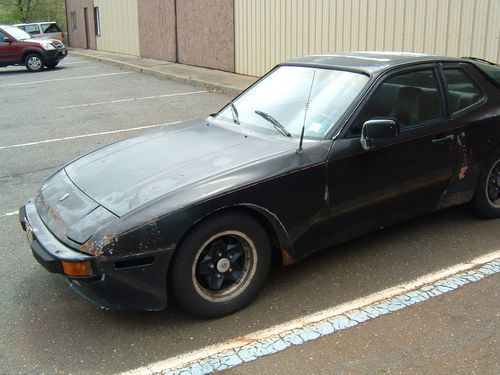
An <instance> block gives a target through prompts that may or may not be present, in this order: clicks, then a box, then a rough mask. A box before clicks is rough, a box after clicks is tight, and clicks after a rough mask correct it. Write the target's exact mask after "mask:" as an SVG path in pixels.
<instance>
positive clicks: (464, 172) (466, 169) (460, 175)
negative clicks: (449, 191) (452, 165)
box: [458, 165, 469, 180]
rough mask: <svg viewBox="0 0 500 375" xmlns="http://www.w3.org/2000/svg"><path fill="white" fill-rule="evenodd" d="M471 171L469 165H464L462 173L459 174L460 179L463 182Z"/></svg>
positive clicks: (461, 169)
mask: <svg viewBox="0 0 500 375" xmlns="http://www.w3.org/2000/svg"><path fill="white" fill-rule="evenodd" d="M468 169H469V166H468V165H464V166H463V167H462V168H460V171H459V172H458V179H459V180H463V179H464V178H465V175H466V173H467V171H468Z"/></svg>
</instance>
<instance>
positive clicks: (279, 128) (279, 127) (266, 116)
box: [255, 111, 292, 137]
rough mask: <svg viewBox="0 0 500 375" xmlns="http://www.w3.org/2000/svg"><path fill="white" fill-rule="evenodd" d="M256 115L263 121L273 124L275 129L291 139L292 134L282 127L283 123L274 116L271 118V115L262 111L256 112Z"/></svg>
mask: <svg viewBox="0 0 500 375" xmlns="http://www.w3.org/2000/svg"><path fill="white" fill-rule="evenodd" d="M255 113H256V114H258V115H259V116H260V117H262V118H263V119H265V120H267V121H269V122H270V123H271V124H273V126H274V128H275V129H276V130H277V131H279V132H280V133H281V134H283V135H284V136H285V137H291V136H292V134H290V132H289V131H288V130H286V128H285V127H284V126H283V125H281V123H280V122H279V121H278V120H276V119H275V118H274V117H273V116H271V115H270V114H269V113H266V112H262V111H255Z"/></svg>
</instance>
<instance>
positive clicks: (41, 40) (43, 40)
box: [20, 38, 61, 45]
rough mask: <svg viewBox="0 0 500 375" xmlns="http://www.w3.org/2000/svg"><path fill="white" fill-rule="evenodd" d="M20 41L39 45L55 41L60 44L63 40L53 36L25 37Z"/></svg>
mask: <svg viewBox="0 0 500 375" xmlns="http://www.w3.org/2000/svg"><path fill="white" fill-rule="evenodd" d="M20 42H22V43H28V44H29V43H32V44H37V45H43V44H46V43H51V44H52V43H55V44H58V43H61V41H59V40H57V39H53V38H31V39H23V40H20Z"/></svg>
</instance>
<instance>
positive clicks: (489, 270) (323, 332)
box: [122, 251, 500, 375]
mask: <svg viewBox="0 0 500 375" xmlns="http://www.w3.org/2000/svg"><path fill="white" fill-rule="evenodd" d="M479 267H481V268H479ZM499 272H500V251H495V252H492V253H489V254H486V255H484V256H481V257H478V258H476V259H473V260H472V261H470V262H467V263H460V264H457V265H455V266H452V267H449V268H446V269H443V270H440V271H437V272H434V273H431V274H428V275H425V276H422V277H420V278H418V279H415V280H413V281H410V282H408V283H404V284H400V285H398V286H395V287H392V288H389V289H385V290H382V291H380V292H377V293H373V294H371V295H368V296H365V297H362V298H359V299H357V300H354V301H350V302H347V303H344V304H342V305H339V306H335V307H332V308H329V309H326V310H323V311H320V312H318V313H314V314H311V315H306V316H302V317H300V318H297V319H294V320H291V321H289V322H286V323H283V324H278V325H276V326H273V327H271V328H269V329H264V330H261V331H257V332H254V333H250V334H248V335H246V336H244V337H240V338H237V339H234V340H229V341H226V342H222V343H220V344H216V345H212V346H208V347H205V348H201V349H199V350H195V351H193V352H191V353H186V354H181V355H178V356H176V357H172V358H169V359H166V360H164V361H160V362H156V363H152V364H150V365H147V366H144V367H140V368H138V369H135V370H131V371H128V372H125V373H123V374H122V375H124V374H127V375H137V374H209V373H213V372H216V371H221V370H226V369H229V368H232V367H235V366H238V365H240V364H244V363H248V362H251V361H254V360H256V359H258V358H261V357H264V356H267V355H271V354H274V353H278V352H280V351H283V350H286V349H287V348H289V347H291V346H297V345H302V344H304V343H305V342H307V341H311V340H315V339H318V338H320V337H325V336H328V335H331V334H333V333H335V332H339V331H341V330H344V329H348V328H350V327H354V326H356V325H358V324H359V323H362V322H365V321H368V320H371V319H376V318H378V317H379V316H383V315H387V314H390V313H392V312H394V311H398V310H400V309H403V308H406V307H408V306H411V305H413V304H417V303H421V302H424V301H427V300H429V299H430V298H434V297H437V296H439V295H442V294H444V293H447V292H450V291H453V290H455V289H457V288H459V287H461V286H463V285H466V284H468V283H471V282H475V281H479V280H482V279H484V278H485V277H487V276H489V275H493V274H496V273H499Z"/></svg>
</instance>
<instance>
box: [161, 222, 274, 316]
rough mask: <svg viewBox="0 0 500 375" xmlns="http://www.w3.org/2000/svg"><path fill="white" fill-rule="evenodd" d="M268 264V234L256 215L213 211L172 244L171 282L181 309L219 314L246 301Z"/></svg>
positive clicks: (246, 302) (265, 271) (266, 269)
mask: <svg viewBox="0 0 500 375" xmlns="http://www.w3.org/2000/svg"><path fill="white" fill-rule="evenodd" d="M270 264H271V248H270V244H269V239H268V237H267V234H266V232H265V230H264V229H263V228H262V226H261V225H260V224H259V223H258V222H257V221H256V220H254V219H253V218H252V217H250V216H247V215H242V214H239V213H227V214H217V215H215V216H213V217H211V218H209V219H207V220H206V221H205V222H203V223H201V224H200V225H199V226H197V227H195V228H194V229H193V230H192V231H191V233H189V234H188V235H187V237H186V238H185V239H184V240H183V242H182V244H181V246H180V248H179V249H177V252H176V255H175V258H174V259H173V264H172V268H171V273H170V279H169V282H170V287H171V290H172V292H173V294H174V296H175V298H176V299H177V301H178V303H179V305H180V306H181V307H182V308H183V309H184V310H185V311H187V312H189V313H190V314H193V315H198V316H201V317H204V318H214V317H219V316H223V315H226V314H230V313H232V312H235V311H237V310H239V309H241V308H243V307H244V306H246V305H247V304H248V303H250V301H251V300H252V299H253V298H254V297H255V296H256V294H257V293H258V291H259V290H260V289H261V287H262V286H263V284H264V281H265V279H266V277H267V274H268V273H269V267H270Z"/></svg>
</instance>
